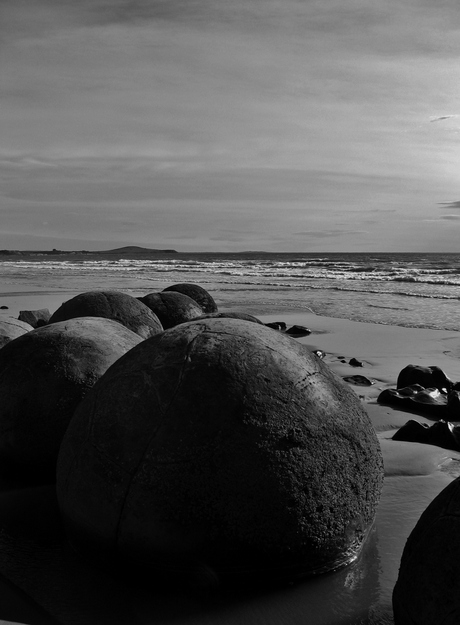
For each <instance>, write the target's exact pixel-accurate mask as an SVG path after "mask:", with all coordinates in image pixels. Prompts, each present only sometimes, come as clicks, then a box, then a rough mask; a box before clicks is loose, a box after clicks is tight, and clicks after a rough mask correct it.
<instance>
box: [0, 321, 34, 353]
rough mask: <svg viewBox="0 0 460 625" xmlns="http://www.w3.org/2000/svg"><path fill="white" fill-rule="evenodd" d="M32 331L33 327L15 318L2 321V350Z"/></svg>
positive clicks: (0, 330)
mask: <svg viewBox="0 0 460 625" xmlns="http://www.w3.org/2000/svg"><path fill="white" fill-rule="evenodd" d="M31 330H33V327H32V326H31V325H30V324H29V323H26V322H25V321H19V320H18V319H14V318H13V317H8V318H6V319H0V348H1V347H3V346H4V345H6V344H7V343H9V342H10V341H12V340H13V339H17V338H18V336H22V335H23V334H26V332H30V331H31Z"/></svg>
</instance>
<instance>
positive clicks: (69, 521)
mask: <svg viewBox="0 0 460 625" xmlns="http://www.w3.org/2000/svg"><path fill="white" fill-rule="evenodd" d="M27 312H29V313H30V314H29V315H27V314H23V313H27ZM23 313H21V315H22V317H23V318H27V319H29V321H30V322H32V323H34V324H35V325H34V326H32V325H31V324H30V325H28V324H27V322H24V321H18V320H12V321H9V322H8V323H9V324H10V326H11V327H6V326H7V324H6V323H5V322H0V331H1V332H2V334H0V338H1V337H6V339H5V340H4V344H3V347H2V348H1V349H0V392H1V396H2V403H1V405H0V468H1V467H2V466H3V467H6V468H8V469H9V470H11V468H14V470H15V471H17V472H18V473H21V474H22V475H23V476H25V479H27V476H28V475H30V476H32V475H33V478H34V480H36V479H40V476H42V479H43V480H48V481H51V480H55V481H56V489H57V496H58V501H59V507H60V513H61V516H62V521H63V524H64V527H65V529H66V532H67V535H68V538H69V540H70V542H71V543H72V544H73V546H74V547H75V548H76V549H78V550H79V551H80V552H81V553H83V554H86V555H87V556H88V557H90V558H93V559H96V560H97V561H98V562H107V563H110V564H111V565H112V564H114V565H115V566H118V565H120V564H121V565H122V566H123V567H125V568H126V565H127V564H128V565H129V566H132V567H133V570H143V571H146V572H147V574H150V575H152V576H159V577H161V578H164V577H165V576H166V577H169V576H170V577H171V578H172V579H174V580H175V581H177V580H178V579H181V580H184V579H185V580H191V579H193V578H194V577H195V576H197V575H198V576H200V575H201V576H202V572H203V570H205V571H207V572H208V575H207V579H208V580H213V583H214V582H216V580H217V581H218V582H219V583H220V582H231V583H233V582H234V583H240V582H241V581H243V580H244V581H245V582H247V581H249V582H254V583H259V582H261V581H264V582H273V581H283V582H285V581H294V580H297V579H299V578H303V577H305V576H308V575H315V574H318V573H323V572H327V571H333V570H335V569H337V568H339V567H342V566H344V565H346V564H348V563H349V562H351V561H353V560H354V559H355V558H356V557H357V555H358V554H359V552H360V549H361V547H362V545H363V543H364V540H365V538H366V535H367V534H368V532H369V529H370V527H371V526H372V523H373V519H374V516H375V512H376V507H377V504H378V501H379V496H380V490H381V486H382V481H383V465H382V457H381V452H380V447H379V444H378V440H377V437H376V434H375V432H374V429H373V427H372V425H371V422H370V419H369V417H368V415H367V413H366V412H365V411H364V409H363V407H362V405H361V402H360V401H359V399H358V397H357V396H356V394H355V393H354V392H353V391H352V390H351V389H350V388H349V387H348V386H347V384H346V383H344V382H343V380H341V379H340V378H339V377H338V376H336V375H335V374H334V373H333V371H332V370H331V369H329V368H328V366H327V365H326V364H325V363H324V362H323V361H322V358H321V356H322V354H321V353H314V352H312V351H310V350H309V348H308V347H307V346H306V345H304V344H302V343H301V342H299V341H296V340H295V338H293V337H298V336H307V335H308V334H309V333H310V331H309V330H308V329H307V328H304V327H303V326H293V329H290V330H291V331H289V329H287V328H286V325H285V324H284V325H283V323H282V322H276V324H271V325H270V327H267V326H266V325H265V324H263V323H262V322H261V321H260V320H259V319H257V318H256V317H253V316H252V315H248V314H242V313H228V312H227V313H224V312H219V311H218V309H217V305H216V303H215V301H214V299H213V298H212V296H211V295H210V294H209V293H208V292H207V291H206V290H205V289H203V288H202V287H200V286H198V285H192V284H179V285H173V286H171V287H168V288H167V289H165V290H164V291H162V292H161V293H150V294H147V295H145V296H143V297H139V298H135V297H132V296H130V295H127V294H124V293H120V292H116V291H93V292H87V293H82V294H81V295H78V296H77V297H75V298H73V299H71V300H69V301H67V302H65V303H64V304H62V306H61V307H60V308H59V309H58V310H56V312H54V314H52V315H49V316H47V315H46V313H45V311H35V313H37V314H35V315H34V314H33V313H34V311H23ZM38 313H39V314H38ZM18 324H19V325H18ZM267 325H268V324H267Z"/></svg>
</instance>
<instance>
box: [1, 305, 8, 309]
mask: <svg viewBox="0 0 460 625" xmlns="http://www.w3.org/2000/svg"><path fill="white" fill-rule="evenodd" d="M0 310H8V306H0Z"/></svg>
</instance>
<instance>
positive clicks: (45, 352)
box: [0, 317, 142, 472]
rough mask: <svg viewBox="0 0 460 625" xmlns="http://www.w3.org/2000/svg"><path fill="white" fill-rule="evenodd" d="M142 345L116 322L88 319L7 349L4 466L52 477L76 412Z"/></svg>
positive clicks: (0, 425) (0, 449) (1, 430)
mask: <svg viewBox="0 0 460 625" xmlns="http://www.w3.org/2000/svg"><path fill="white" fill-rule="evenodd" d="M141 341H142V339H141V337H139V335H137V334H135V333H134V332H131V330H128V329H127V328H125V327H124V326H122V325H121V324H119V323H117V322H115V321H111V320H110V319H102V318H96V317H94V318H93V317H85V318H79V319H71V320H69V321H62V322H59V323H55V324H52V325H48V326H43V327H42V328H37V329H36V330H32V331H31V332H28V333H27V334H24V335H23V336H20V337H18V338H16V339H14V340H13V341H10V342H9V343H7V344H6V345H5V346H4V347H3V348H2V349H1V350H0V397H1V398H2V400H1V402H0V463H3V464H6V465H8V466H13V467H17V468H18V469H21V468H24V469H32V470H33V471H39V472H40V471H44V472H51V471H53V472H54V470H55V467H56V459H57V454H58V450H59V445H60V443H61V440H62V437H63V435H64V432H65V430H66V429H67V426H68V424H69V421H70V419H71V417H72V414H73V412H74V410H75V408H76V406H77V405H78V403H79V402H80V401H81V399H82V398H83V396H84V395H85V394H86V393H87V391H88V390H89V389H90V388H91V387H92V386H93V384H94V383H95V382H96V380H98V379H99V378H100V377H101V375H102V374H103V373H104V372H105V371H106V369H107V368H108V367H109V366H110V365H111V364H112V363H114V362H115V361H116V360H117V359H118V358H119V357H120V356H122V355H123V354H125V353H126V352H127V351H128V350H130V349H131V348H132V347H134V346H135V345H137V344H138V343H139V342H141Z"/></svg>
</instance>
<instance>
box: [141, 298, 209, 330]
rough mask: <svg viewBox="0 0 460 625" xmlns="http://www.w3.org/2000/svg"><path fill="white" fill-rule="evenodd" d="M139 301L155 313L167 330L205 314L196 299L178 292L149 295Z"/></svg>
mask: <svg viewBox="0 0 460 625" xmlns="http://www.w3.org/2000/svg"><path fill="white" fill-rule="evenodd" d="M138 299H139V301H141V302H142V303H143V304H145V305H146V306H147V307H148V308H150V310H151V311H152V312H153V313H155V315H156V316H157V317H158V319H159V320H160V322H161V325H162V326H163V328H164V329H165V330H167V329H168V328H173V327H174V326H177V325H178V324H179V323H185V322H186V321H191V320H192V319H194V318H196V317H200V316H201V315H202V314H203V309H202V308H201V306H199V305H198V304H197V303H196V301H195V300H194V299H192V298H191V297H188V295H184V294H183V293H179V292H178V291H168V292H164V291H163V292H162V293H149V294H148V295H145V296H144V297H139V298H138Z"/></svg>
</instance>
